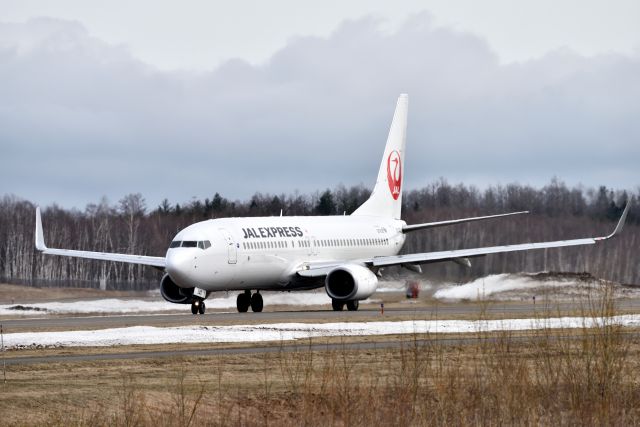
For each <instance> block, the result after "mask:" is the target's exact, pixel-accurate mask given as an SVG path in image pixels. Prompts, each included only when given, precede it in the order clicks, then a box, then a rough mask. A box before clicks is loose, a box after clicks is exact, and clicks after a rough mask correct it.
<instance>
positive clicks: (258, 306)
mask: <svg viewBox="0 0 640 427" xmlns="http://www.w3.org/2000/svg"><path fill="white" fill-rule="evenodd" d="M263 306H264V304H263V302H262V295H260V294H259V293H257V292H256V293H255V294H253V295H252V296H251V310H252V311H253V312H254V313H260V312H261V311H262V307H263Z"/></svg>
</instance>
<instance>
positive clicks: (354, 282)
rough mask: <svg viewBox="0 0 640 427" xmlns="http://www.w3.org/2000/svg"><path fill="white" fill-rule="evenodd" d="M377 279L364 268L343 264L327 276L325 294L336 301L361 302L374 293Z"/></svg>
mask: <svg viewBox="0 0 640 427" xmlns="http://www.w3.org/2000/svg"><path fill="white" fill-rule="evenodd" d="M377 286H378V278H377V277H376V275H375V274H373V273H372V272H371V270H369V269H368V268H366V267H363V266H361V265H358V264H345V265H341V266H339V267H336V268H334V269H333V270H331V271H330V272H329V274H327V278H326V279H325V282H324V287H325V290H326V291H327V294H328V295H329V296H330V297H331V298H333V299H335V300H338V301H352V300H361V299H365V298H368V297H370V296H371V295H373V293H374V292H375V291H376V288H377Z"/></svg>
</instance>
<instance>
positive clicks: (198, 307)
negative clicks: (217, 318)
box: [191, 299, 207, 314]
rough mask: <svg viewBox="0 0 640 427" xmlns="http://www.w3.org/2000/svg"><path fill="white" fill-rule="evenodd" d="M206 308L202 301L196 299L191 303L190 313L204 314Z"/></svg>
mask: <svg viewBox="0 0 640 427" xmlns="http://www.w3.org/2000/svg"><path fill="white" fill-rule="evenodd" d="M206 308H207V307H206V305H205V304H204V301H203V300H199V299H197V300H195V301H194V302H192V303H191V314H198V313H200V314H204V311H205V309H206Z"/></svg>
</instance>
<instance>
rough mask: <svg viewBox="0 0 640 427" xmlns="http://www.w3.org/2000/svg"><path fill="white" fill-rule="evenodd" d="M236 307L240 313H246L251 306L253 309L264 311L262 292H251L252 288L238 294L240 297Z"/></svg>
mask: <svg viewBox="0 0 640 427" xmlns="http://www.w3.org/2000/svg"><path fill="white" fill-rule="evenodd" d="M236 307H237V308H238V311H239V312H240V313H246V312H247V311H249V307H251V311H253V312H255V313H260V312H261V311H262V308H263V307H264V303H263V301H262V295H260V292H256V293H255V294H251V291H250V290H246V291H244V292H243V293H241V294H240V295H238V299H237V300H236Z"/></svg>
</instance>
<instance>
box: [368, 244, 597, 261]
mask: <svg viewBox="0 0 640 427" xmlns="http://www.w3.org/2000/svg"><path fill="white" fill-rule="evenodd" d="M594 243H596V240H595V239H593V238H589V239H575V240H560V241H557V242H543V243H524V244H519V245H505V246H491V247H485V248H474V249H458V250H453V251H441V252H425V253H418V254H408V255H395V256H387V257H375V258H373V259H372V260H371V265H372V266H375V267H382V266H388V265H396V264H407V263H411V264H426V263H429V262H436V261H450V260H455V259H458V258H472V257H477V256H483V255H489V254H499V253H507V252H517V251H528V250H532V249H547V248H561V247H566V246H579V245H593V244H594Z"/></svg>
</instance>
